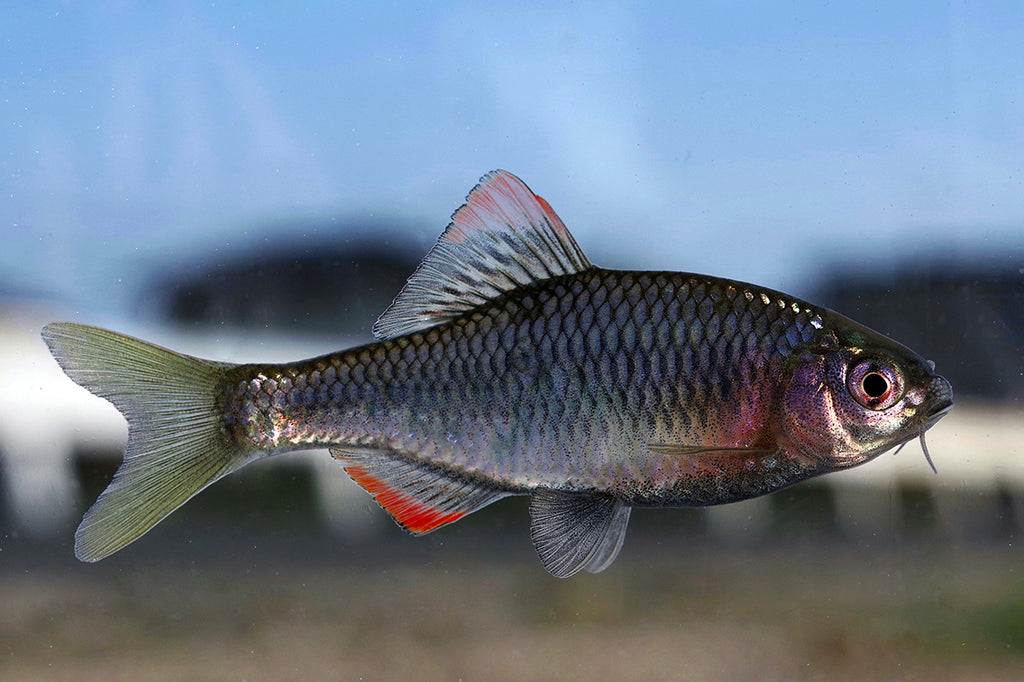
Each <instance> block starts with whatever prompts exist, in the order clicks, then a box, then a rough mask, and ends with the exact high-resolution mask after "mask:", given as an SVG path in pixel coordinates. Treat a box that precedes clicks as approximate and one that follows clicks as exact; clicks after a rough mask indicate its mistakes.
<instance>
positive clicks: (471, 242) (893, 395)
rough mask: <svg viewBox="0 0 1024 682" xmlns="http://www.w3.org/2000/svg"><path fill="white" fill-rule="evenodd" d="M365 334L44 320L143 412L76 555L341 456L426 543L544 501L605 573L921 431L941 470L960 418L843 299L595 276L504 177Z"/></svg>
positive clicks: (921, 367) (100, 381)
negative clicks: (278, 472)
mask: <svg viewBox="0 0 1024 682" xmlns="http://www.w3.org/2000/svg"><path fill="white" fill-rule="evenodd" d="M373 334H374V336H375V341H374V342H372V343H369V344H366V345H361V346H358V347H355V348H350V349H348V350H343V351H340V352H337V353H333V354H329V355H324V356H321V357H317V358H313V359H309V360H302V361H299V362H294V363H288V364H260V363H253V364H228V363H223V362H214V361H208V360H203V359H199V358H194V357H191V356H187V355H183V354H180V353H176V352H174V351H171V350H168V349H165V348H161V347H159V346H156V345H153V344H150V343H147V342H145V341H141V340H138V339H134V338H131V337H128V336H124V335H122V334H119V333H116V332H113V331H108V330H104V329H99V328H95V327H90V326H86V325H82V324H78V323H72V322H55V323H51V324H48V325H47V326H45V327H44V328H43V330H42V337H43V339H44V340H45V342H46V344H47V345H48V347H49V349H50V351H51V353H52V355H53V357H54V358H55V359H56V361H57V362H58V363H59V365H60V366H61V368H63V370H64V372H65V373H66V374H67V375H68V376H69V377H70V378H71V379H73V380H74V381H75V382H77V383H78V384H80V385H82V386H84V387H85V388H87V389H88V390H90V391H92V392H93V393H95V394H96V395H98V396H100V397H102V398H105V399H106V400H108V401H110V402H111V403H113V404H114V406H116V407H117V409H118V410H120V412H121V414H122V415H123V416H124V418H125V419H126V420H127V422H128V442H127V445H126V447H125V453H124V458H123V461H122V463H121V465H120V467H119V468H118V470H117V471H116V473H115V474H114V476H113V479H112V480H111V482H110V484H109V486H108V487H107V488H106V489H105V490H104V491H103V492H102V493H101V494H100V496H99V498H98V499H97V500H96V502H95V503H94V504H93V505H92V507H91V508H90V509H89V510H88V511H87V512H86V513H85V515H84V517H83V519H82V522H81V525H80V526H79V527H78V530H77V531H76V533H75V554H76V556H77V557H78V558H79V559H80V560H82V561H86V562H93V561H98V560H100V559H103V558H104V557H106V556H108V555H110V554H112V553H114V552H116V551H118V550H120V549H121V548H123V547H125V546H126V545H128V544H129V543H131V542H133V541H135V540H136V539H138V538H139V537H140V536H142V535H143V534H144V533H146V532H147V531H149V530H150V529H151V528H152V527H153V526H155V525H156V524H157V523H158V522H159V521H161V520H162V519H163V518H165V517H166V516H167V515H168V514H170V513H171V512H172V511H174V510H175V509H177V508H178V507H179V506H181V505H182V504H184V503H185V502H186V501H187V500H189V499H190V498H191V497H193V496H194V495H196V494H197V493H199V492H200V491H201V490H203V489H204V488H206V487H207V486H209V485H210V484H212V483H213V482H214V481H217V480H218V479H220V478H222V477H224V476H227V475H228V474H230V473H232V472H234V471H236V470H238V469H240V468H241V467H243V466H245V465H246V464H249V463H250V462H253V461H256V460H258V459H261V458H264V457H269V456H271V455H276V454H280V453H285V452H289V451H294V450H302V449H309V448H326V449H328V450H329V451H330V453H331V455H332V456H333V457H334V458H335V459H336V460H338V462H339V463H340V465H341V467H342V468H343V469H344V471H345V472H347V474H348V475H349V476H350V477H351V478H352V480H354V481H355V482H356V483H357V484H359V486H361V487H362V488H363V489H364V490H365V491H366V492H367V493H369V494H370V495H371V496H373V498H374V500H375V501H376V502H377V504H378V505H379V506H380V507H382V508H383V509H384V511H386V512H387V513H388V514H390V515H391V517H392V518H393V519H394V520H395V521H396V522H397V523H398V524H399V525H400V526H401V527H402V528H404V529H405V530H406V531H408V532H409V533H411V534H413V535H422V534H425V533H429V532H431V531H434V530H437V529H439V528H441V527H443V526H446V525H448V524H450V523H454V522H455V521H458V520H459V519H461V518H462V517H464V516H466V515H467V514H470V513H473V512H475V511H477V510H479V509H481V508H483V507H485V506H487V505H489V504H491V503H493V502H496V501H498V500H500V499H502V498H505V497H508V496H513V495H528V496H529V498H530V500H529V516H530V537H531V540H532V543H533V546H534V548H535V550H536V553H537V555H538V556H539V558H540V561H541V563H542V564H543V566H544V568H545V569H546V570H547V571H548V572H549V573H550V574H552V575H554V576H556V577H559V578H565V577H569V576H571V575H574V574H576V573H578V572H579V571H581V570H586V571H589V572H591V573H597V572H600V571H602V570H604V569H605V568H607V567H608V566H609V565H610V564H611V563H612V562H613V561H614V560H615V558H616V556H617V555H618V554H619V551H620V549H621V548H622V545H623V541H624V539H625V536H626V529H627V526H628V523H629V517H630V512H631V510H632V509H633V508H634V507H703V506H710V505H719V504H726V503H730V502H736V501H739V500H745V499H749V498H753V497H757V496H760V495H766V494H768V493H772V492H774V491H777V490H780V489H782V488H785V487H787V486H790V485H793V484H795V483H798V482H800V481H804V480H806V479H809V478H812V477H815V476H820V475H823V474H828V473H832V472H838V471H842V470H844V469H849V468H850V467H853V466H857V465H860V464H863V463H865V462H868V461H869V460H872V459H874V458H876V457H878V456H879V455H881V454H882V453H884V452H887V451H889V450H891V449H893V448H896V447H900V446H902V445H903V444H905V443H907V442H908V441H911V440H913V439H915V438H919V439H920V441H921V444H922V447H923V448H924V449H925V452H926V457H927V459H928V462H929V464H931V458H930V455H928V454H927V447H926V446H925V441H924V434H925V432H926V431H927V430H928V429H929V428H930V427H931V426H933V425H934V424H935V423H936V422H937V421H938V420H939V419H940V418H941V417H942V416H944V415H945V414H946V413H948V412H949V410H950V409H951V408H952V405H953V392H952V387H951V385H950V383H949V382H948V381H947V380H946V379H945V378H943V377H942V376H940V375H938V374H936V373H935V366H934V364H933V363H931V362H929V361H927V360H925V359H923V358H922V357H921V356H920V355H918V354H917V353H915V352H914V351H911V350H910V349H908V348H907V347H905V346H903V345H901V344H899V343H898V342H896V341H893V340H891V339H888V338H886V337H885V336H883V335H881V334H879V333H877V332H874V331H872V330H870V329H868V328H867V327H865V326H862V325H860V324H858V323H856V322H854V321H852V320H850V319H848V318H846V317H844V316H842V315H840V314H839V313H836V312H833V311H831V310H829V309H827V308H824V307H819V306H816V305H813V304H811V303H807V302H805V301H802V300H800V299H798V298H795V297H793V296H789V295H787V294H784V293H780V292H778V291H774V290H771V289H767V288H764V287H760V286H756V285H753V284H748V283H744V282H740V281H734V280H730V279H723V278H719V277H712V276H707V275H699V274H691V273H683V272H660V271H659V272H645V271H626V270H608V269H602V268H599V267H597V266H595V265H593V264H592V263H591V262H590V260H589V259H588V258H587V257H586V255H584V253H583V251H582V250H581V249H580V247H579V246H578V244H577V243H576V240H575V239H574V238H573V236H572V235H571V234H570V232H569V230H568V229H567V228H566V226H565V224H564V223H563V222H562V220H561V219H560V218H559V217H558V215H557V214H556V213H555V212H554V210H552V208H551V206H550V205H549V204H548V203H547V202H546V201H545V200H544V199H542V198H541V197H539V196H537V195H535V194H534V193H533V192H532V191H531V190H530V189H529V188H528V187H527V186H526V184H525V183H523V181H522V180H520V179H519V178H517V177H516V176H514V175H512V174H511V173H508V172H506V171H500V170H498V171H492V172H491V173H489V174H487V175H485V176H484V177H483V178H482V179H481V181H480V183H479V184H478V185H477V186H476V187H475V188H474V189H473V190H472V191H471V192H470V193H469V195H468V197H467V199H466V203H465V204H464V205H463V206H462V207H460V208H459V209H458V210H457V211H456V212H455V213H454V214H453V215H452V218H451V222H450V224H449V225H448V226H447V228H446V229H445V230H444V232H443V233H442V235H441V236H440V238H439V239H438V241H437V242H436V243H435V245H434V246H433V248H432V249H431V250H430V251H429V252H428V254H427V255H426V257H425V259H424V260H423V262H422V263H421V264H420V265H419V267H418V268H416V270H415V271H414V272H413V273H412V274H411V276H410V278H409V279H408V281H407V282H406V284H405V286H404V287H403V288H402V289H401V291H400V292H399V293H398V295H397V297H396V298H395V299H394V302H393V303H392V304H391V305H390V307H388V308H387V310H385V311H384V313H383V314H382V315H381V316H380V318H379V319H378V320H377V322H376V323H375V324H374V326H373ZM933 468H934V466H933Z"/></svg>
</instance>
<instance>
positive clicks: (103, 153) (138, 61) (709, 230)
mask: <svg viewBox="0 0 1024 682" xmlns="http://www.w3.org/2000/svg"><path fill="white" fill-rule="evenodd" d="M891 4H892V3H884V4H882V3H880V4H867V3H856V4H855V3H839V4H838V5H839V6H835V5H833V4H829V5H824V6H823V4H822V3H818V2H794V3H760V4H756V6H754V7H751V6H750V5H751V3H737V2H716V3H648V4H641V5H635V4H632V3H615V2H607V3H600V2H598V3H577V4H567V5H561V4H556V3H546V2H545V3H519V4H518V5H517V6H516V7H515V8H512V7H511V6H508V5H501V8H500V9H497V10H496V9H491V8H490V7H489V6H488V4H480V3H459V2H450V3H449V2H439V3H431V2H425V3H406V2H393V3H386V2H372V3H371V2H367V3H333V2H332V3H326V2H324V3H307V4H305V5H303V6H302V7H299V8H298V9H296V8H294V7H292V6H291V5H289V6H287V7H286V6H285V5H286V3H265V4H262V3H223V2H217V3H200V2H174V3H160V4H157V3H136V2H127V1H121V2H115V1H110V2H94V3H77V2H61V3H47V2H40V3H17V5H18V6H16V7H14V8H12V7H11V6H9V5H8V6H6V7H5V8H4V9H2V10H0V19H2V21H0V25H2V27H0V64H3V67H2V69H0V124H2V125H0V177H2V178H3V190H4V191H3V192H2V195H0V226H2V227H0V230H2V234H3V235H4V239H3V242H4V244H5V245H4V247H3V248H2V249H0V282H3V283H8V284H10V283H14V284H20V285H24V286H28V287H34V288H39V289H43V290H46V291H50V292H53V293H55V294H57V295H58V296H60V297H63V298H65V299H66V300H68V301H69V302H71V303H73V304H74V305H76V306H79V307H81V308H82V309H84V310H89V309H110V308H118V307H124V306H126V305H127V303H128V302H129V301H131V300H133V298H134V296H135V294H136V293H137V290H136V288H137V287H138V286H139V285H140V284H141V282H142V281H143V279H144V278H141V277H140V275H139V274H138V273H139V272H140V270H139V267H140V264H142V265H144V266H148V265H149V264H152V263H175V262H187V261H189V260H191V259H194V258H195V257H196V255H197V254H199V253H204V252H209V251H213V250H218V251H220V250H222V251H225V252H228V251H229V250H230V249H231V248H234V247H237V246H238V245H240V244H241V245H251V244H256V245H259V244H260V243H263V242H264V241H265V240H267V239H268V238H269V237H270V236H272V235H270V234H269V233H268V230H269V229H271V228H270V227H269V226H271V225H274V224H279V223H280V221H284V220H289V221H290V220H294V221H297V224H301V221H303V220H307V221H310V222H311V223H312V222H313V221H315V220H317V219H318V218H320V219H322V218H323V217H324V216H335V215H337V216H341V217H345V218H355V219H358V218H360V217H374V218H378V219H384V220H387V219H392V218H394V219H399V220H404V221H409V223H410V224H411V225H414V226H415V229H414V231H413V232H412V233H410V240H413V241H416V242H417V243H418V244H421V245H423V247H424V249H425V248H426V246H428V245H429V243H430V242H431V241H432V240H433V239H434V238H435V237H436V236H437V234H439V233H440V231H441V229H442V228H443V227H444V225H445V224H446V222H447V220H448V217H449V216H450V214H451V212H452V211H453V210H454V209H455V208H457V207H458V205H459V204H460V203H461V201H462V199H463V198H464V196H465V194H466V192H467V191H468V190H469V189H470V188H471V187H472V186H473V185H474V184H475V182H476V181H477V179H478V178H479V177H480V176H481V175H483V174H484V173H485V172H487V171H489V170H491V169H493V168H505V169H508V170H510V171H512V172H514V173H516V174H518V175H519V176H520V177H522V178H523V179H524V180H525V181H526V182H527V183H528V184H529V185H530V186H531V187H532V189H533V190H534V191H535V192H537V193H538V194H541V195H543V196H545V197H546V198H547V199H548V200H549V201H550V202H551V203H552V205H553V206H554V208H555V210H556V211H558V212H559V213H560V215H561V216H562V217H563V219H564V220H565V221H566V223H567V224H568V225H569V227H570V229H571V230H572V231H573V232H574V234H575V235H576V237H577V240H578V241H579V242H580V244H581V246H582V247H583V248H584V249H585V250H586V251H587V252H588V253H589V254H590V255H591V257H592V259H593V260H594V261H596V262H598V263H599V264H606V265H610V266H616V267H633V268H665V269H676V270H694V271H701V272H710V273H712V274H719V275H724V276H730V277H735V278H739V279H745V280H750V281H755V282H758V283H762V284H766V285H769V286H774V287H777V288H783V289H789V290H791V291H794V292H795V293H803V292H804V291H805V290H806V289H807V288H808V287H809V286H810V284H809V283H810V282H812V281H813V278H814V277H815V276H816V274H819V273H820V272H821V271H822V270H823V269H824V268H827V267H829V264H831V263H833V262H836V261H840V260H841V261H846V262H853V263H863V264H864V267H865V268H873V269H877V270H878V272H879V273H880V276H886V273H889V272H891V269H892V267H893V263H894V262H895V261H896V260H897V259H898V258H899V257H901V256H908V255H911V256H912V255H915V254H921V253H936V252H944V251H950V250H955V251H957V252H975V253H978V254H982V255H985V254H987V255H988V256H989V257H992V258H995V259H999V258H1003V259H1013V258H1016V259H1018V260H1019V259H1020V254H1021V253H1022V251H1021V248H1022V247H1024V69H1022V68H1020V65H1021V64H1024V41H1022V40H1021V36H1022V35H1024V5H1021V4H1020V3H1011V2H1007V3H985V4H984V5H983V6H982V5H981V4H971V3H935V2H921V3H902V4H900V5H899V6H898V7H891V6H890V5H891ZM318 224H319V229H320V230H321V232H322V231H324V230H327V229H329V227H330V226H329V223H327V224H325V223H323V222H322V221H321V222H320V223H318ZM316 236H317V235H313V234H309V233H307V232H302V233H296V234H292V235H289V238H290V239H292V240H293V241H295V242H297V243H302V241H303V240H308V239H312V238H314V237H316ZM1007 247H1013V248H1010V249H1008V248H1007Z"/></svg>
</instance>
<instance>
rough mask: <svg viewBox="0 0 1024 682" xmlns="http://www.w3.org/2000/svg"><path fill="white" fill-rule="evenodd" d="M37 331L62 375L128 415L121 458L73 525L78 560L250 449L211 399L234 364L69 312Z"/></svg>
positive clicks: (161, 512) (178, 501) (114, 546)
mask: <svg viewBox="0 0 1024 682" xmlns="http://www.w3.org/2000/svg"><path fill="white" fill-rule="evenodd" d="M42 336H43V340H44V341H46V344H47V345H48V346H49V347H50V352H51V353H53V357H54V358H56V360H57V362H58V363H60V366H61V367H62V368H63V369H64V372H65V373H66V374H67V375H68V376H69V377H71V378H72V379H74V380H75V381H76V382H77V383H79V384H81V385H82V386H84V387H85V388H87V389H89V390H90V391H92V392H93V393H95V394H96V395H98V396H101V397H103V398H106V399H107V400H109V401H110V402H111V403H113V404H114V406H116V407H117V409H118V410H120V411H121V414H123V415H124V417H125V419H127V420H128V445H127V447H126V448H125V453H124V461H123V462H122V463H121V466H120V468H118V470H117V473H116V474H115V475H114V479H113V481H111V483H110V485H109V486H108V487H107V489H106V490H104V491H103V493H102V494H101V495H100V496H99V499H97V500H96V503H95V504H94V505H93V506H92V507H91V508H90V509H89V511H88V512H86V514H85V517H84V518H83V519H82V523H81V525H80V526H79V527H78V531H77V532H76V533H75V555H76V556H77V557H78V558H79V559H81V560H82V561H99V560H100V559H102V558H103V557H106V556H108V555H110V554H113V553H114V552H116V551H117V550H119V549H121V548H122V547H124V546H125V545H127V544H128V543H130V542H132V541H134V540H136V539H137V538H139V536H141V535H142V534H144V533H145V532H146V531H148V530H149V529H150V528H152V527H153V526H155V525H156V524H157V523H159V522H160V520H162V519H163V518H164V517H166V516H167V515H168V514H170V513H171V512H172V511H174V510H175V509H177V508H178V507H180V506H181V505H182V504H184V503H185V502H186V501H187V500H188V499H189V498H191V497H192V496H193V495H195V494H196V493H198V492H199V491H200V490H202V489H203V488H205V487H206V486H208V485H210V484H211V483H213V482H214V481H216V480H217V479H219V478H221V477H223V476H225V475H227V474H229V473H231V472H232V471H235V470H236V469H238V468H239V467H241V466H242V465H244V464H246V463H247V462H249V461H251V460H252V459H254V456H253V455H254V453H252V452H247V451H244V450H241V449H239V448H238V447H237V446H235V445H233V444H232V442H231V440H230V439H229V438H228V436H227V434H226V432H225V430H224V428H223V420H222V416H221V411H220V408H218V404H217V403H218V396H219V395H220V394H221V392H222V391H223V388H224V377H225V372H226V371H227V370H228V369H229V368H231V367H232V365H228V364H224V363H218V362H209V361H206V360H200V359H198V358H193V357H189V356H187V355H181V354H179V353H175V352H173V351H170V350H167V349H165V348H160V347H159V346H154V345H152V344H150V343H146V342H144V341H139V340H138V339H133V338H130V337H127V336H123V335H121V334H117V333H115V332H111V331H106V330H104V329H97V328H95V327H87V326H85V325H80V324H74V323H70V322H56V323H53V324H49V325H47V326H46V327H44V328H43V332H42Z"/></svg>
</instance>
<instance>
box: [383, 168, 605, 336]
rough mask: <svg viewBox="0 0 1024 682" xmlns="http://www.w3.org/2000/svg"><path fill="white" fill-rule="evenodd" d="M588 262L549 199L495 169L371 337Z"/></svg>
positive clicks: (451, 313)
mask: <svg viewBox="0 0 1024 682" xmlns="http://www.w3.org/2000/svg"><path fill="white" fill-rule="evenodd" d="M590 267H592V266H591V264H590V261H589V260H587V257H586V256H585V255H584V254H583V251H581V250H580V247H579V246H577V244H576V241H575V240H574V239H573V238H572V235H571V234H569V230H568V229H567V228H566V227H565V224H564V223H562V220H561V219H560V218H559V217H558V216H557V215H556V214H555V212H554V211H553V210H552V209H551V206H549V205H548V202H546V201H544V200H543V199H541V198H540V197H538V196H537V195H536V194H534V193H533V192H531V191H530V188H529V187H527V186H526V184H525V183H523V181H522V180H520V179H519V178H517V177H516V176H514V175H512V174H511V173H508V172H506V171H502V170H497V171H492V172H490V173H488V174H487V175H485V176H484V177H483V178H482V179H481V181H480V184H479V185H477V186H476V187H475V188H473V191H472V192H470V193H469V196H468V197H467V198H466V203H465V204H464V205H463V206H462V207H461V208H459V210H457V211H456V212H455V213H454V214H453V215H452V222H451V223H450V224H449V225H448V227H447V228H446V229H445V231H444V232H443V233H442V234H441V237H440V238H439V239H438V240H437V243H436V244H435V245H434V247H433V248H432V249H431V250H430V252H429V253H428V254H427V257H426V258H424V259H423V262H422V263H420V266H419V267H418V268H416V271H415V272H414V273H412V276H411V277H410V278H409V281H408V282H406V283H405V287H403V288H402V291H401V292H399V294H398V297H397V298H396V299H395V301H394V303H392V304H391V306H390V307H389V308H388V309H387V310H385V311H384V314H383V315H381V316H380V319H378V320H377V322H376V324H374V325H373V335H374V336H376V337H377V338H378V339H390V338H394V337H396V336H400V335H402V334H407V333H409V332H412V331H416V330H419V329H424V328H426V327H431V326H434V325H436V324H440V323H442V322H445V321H447V320H450V319H452V318H453V317H456V316H457V315H459V314H461V313H463V312H465V311H467V310H471V309H473V308H475V307H477V306H478V305H480V304H482V303H484V302H486V301H489V300H491V299H493V298H495V297H497V296H499V295H500V294H502V293H504V292H506V291H510V290H512V289H516V288H518V287H521V286H524V285H526V284H532V283H534V282H539V281H542V280H545V279H548V278H550V277H556V276H558V275H568V274H572V273H576V272H582V271H583V270H586V269H588V268H590Z"/></svg>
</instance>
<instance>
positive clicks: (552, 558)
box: [530, 489, 631, 578]
mask: <svg viewBox="0 0 1024 682" xmlns="http://www.w3.org/2000/svg"><path fill="white" fill-rule="evenodd" d="M630 509H631V507H629V506H628V505H626V504H623V503H622V502H621V501H619V500H616V499H614V498H611V497H607V496H604V495H594V494H584V493H567V492H561V491H558V490H548V489H540V490H537V491H536V492H534V493H533V496H532V498H531V499H530V521H531V526H530V537H531V538H532V539H533V546H534V548H535V549H536V550H537V554H538V556H540V560H541V563H543V564H544V568H546V569H547V570H548V572H549V573H551V575H553V576H555V577H556V578H568V577H569V576H571V575H574V574H576V573H578V572H579V571H580V570H582V569H586V570H587V571H589V572H591V573H599V572H601V571H603V570H604V569H606V568H607V567H608V566H609V565H610V564H611V563H612V561H614V560H615V557H616V555H618V553H619V550H620V549H621V548H622V542H623V540H624V539H625V538H626V526H627V525H628V524H629V512H630Z"/></svg>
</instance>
